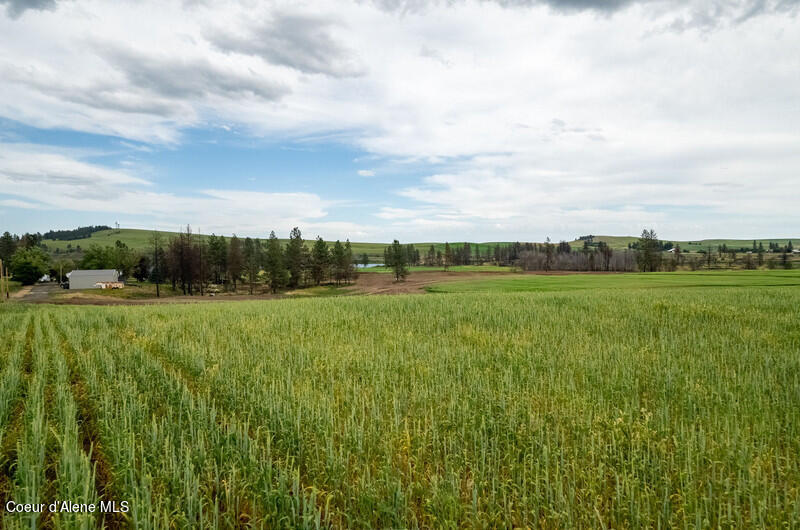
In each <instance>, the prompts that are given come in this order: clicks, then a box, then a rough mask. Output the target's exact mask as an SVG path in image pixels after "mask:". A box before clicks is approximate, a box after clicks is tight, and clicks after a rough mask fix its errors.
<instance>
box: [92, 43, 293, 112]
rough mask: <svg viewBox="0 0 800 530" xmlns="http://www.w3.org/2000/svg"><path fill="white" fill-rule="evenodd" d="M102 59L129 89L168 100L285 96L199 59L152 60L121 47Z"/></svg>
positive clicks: (275, 87) (266, 83)
mask: <svg viewBox="0 0 800 530" xmlns="http://www.w3.org/2000/svg"><path fill="white" fill-rule="evenodd" d="M105 57H106V60H107V61H108V63H109V66H111V67H113V68H116V69H118V70H119V71H121V72H122V73H123V74H124V75H125V78H126V79H127V81H128V83H129V84H130V85H131V86H134V87H138V88H140V89H142V90H144V91H147V92H150V93H153V94H157V95H160V96H164V97H167V98H171V99H186V98H196V97H208V96H213V95H221V96H223V97H225V98H234V97H242V96H244V97H247V96H252V97H254V98H258V99H262V100H265V101H273V100H276V99H278V98H280V97H281V96H283V95H285V94H286V93H287V92H288V89H287V88H286V87H284V86H281V85H280V84H279V83H275V82H273V81H271V80H269V79H265V78H264V77H261V76H257V75H254V74H253V73H252V72H248V73H244V72H237V71H235V70H232V69H229V68H223V67H221V66H217V65H214V64H212V63H211V62H210V61H209V60H207V59H203V58H192V59H184V58H177V57H168V56H167V57H164V56H156V55H153V54H144V53H140V52H137V51H134V50H132V49H126V48H122V47H117V48H111V49H108V50H107V51H106V52H105Z"/></svg>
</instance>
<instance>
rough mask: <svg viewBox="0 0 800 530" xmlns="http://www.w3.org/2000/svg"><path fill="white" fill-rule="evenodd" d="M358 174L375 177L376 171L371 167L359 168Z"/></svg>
mask: <svg viewBox="0 0 800 530" xmlns="http://www.w3.org/2000/svg"><path fill="white" fill-rule="evenodd" d="M358 175H359V176H361V177H374V176H375V172H374V171H373V170H371V169H359V170H358Z"/></svg>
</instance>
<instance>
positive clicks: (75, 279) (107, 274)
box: [67, 269, 120, 289]
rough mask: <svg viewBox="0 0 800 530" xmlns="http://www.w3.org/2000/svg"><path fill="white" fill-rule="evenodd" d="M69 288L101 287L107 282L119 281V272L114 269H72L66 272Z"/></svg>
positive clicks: (114, 282) (115, 282)
mask: <svg viewBox="0 0 800 530" xmlns="http://www.w3.org/2000/svg"><path fill="white" fill-rule="evenodd" d="M67 278H69V288H70V289H102V288H104V285H107V284H117V283H120V282H119V272H117V271H115V270H114V269H102V270H74V271H72V272H70V273H69V274H67Z"/></svg>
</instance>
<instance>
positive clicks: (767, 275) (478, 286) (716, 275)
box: [427, 270, 800, 293]
mask: <svg viewBox="0 0 800 530" xmlns="http://www.w3.org/2000/svg"><path fill="white" fill-rule="evenodd" d="M768 286H784V287H787V286H800V270H794V271H782V270H774V271H767V270H756V271H746V270H731V271H710V272H656V273H619V274H566V275H561V276H556V275H554V276H546V275H539V274H526V275H513V276H509V277H500V278H498V277H493V278H487V279H476V280H469V281H451V282H447V283H440V284H434V285H431V286H429V287H428V288H427V290H428V291H430V292H438V293H465V292H545V291H574V290H580V289H651V288H682V287H701V288H715V287H768Z"/></svg>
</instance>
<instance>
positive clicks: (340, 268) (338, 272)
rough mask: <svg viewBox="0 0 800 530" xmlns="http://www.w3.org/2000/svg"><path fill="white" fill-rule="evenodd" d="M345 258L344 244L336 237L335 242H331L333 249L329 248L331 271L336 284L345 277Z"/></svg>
mask: <svg viewBox="0 0 800 530" xmlns="http://www.w3.org/2000/svg"><path fill="white" fill-rule="evenodd" d="M346 260H347V256H346V253H345V251H344V245H342V242H341V241H339V240H338V239H337V240H336V243H334V244H333V249H331V272H332V275H333V279H334V280H335V281H336V285H339V284H340V283H341V282H342V281H343V280H344V279H345V276H346V274H347V265H346V263H345V261H346Z"/></svg>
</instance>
